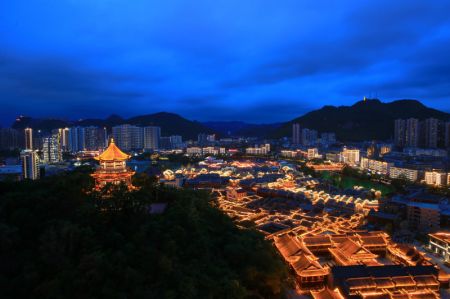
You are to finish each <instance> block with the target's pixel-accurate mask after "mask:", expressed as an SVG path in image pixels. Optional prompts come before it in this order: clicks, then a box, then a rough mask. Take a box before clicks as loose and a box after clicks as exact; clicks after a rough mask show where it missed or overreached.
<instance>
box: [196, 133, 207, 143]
mask: <svg viewBox="0 0 450 299" xmlns="http://www.w3.org/2000/svg"><path fill="white" fill-rule="evenodd" d="M197 143H198V145H206V144H207V143H208V134H205V133H200V134H198V135H197Z"/></svg>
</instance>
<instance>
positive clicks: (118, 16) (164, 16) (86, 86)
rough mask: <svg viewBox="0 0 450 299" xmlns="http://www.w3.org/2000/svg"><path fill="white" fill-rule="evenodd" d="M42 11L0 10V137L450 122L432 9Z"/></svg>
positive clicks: (204, 6)
mask: <svg viewBox="0 0 450 299" xmlns="http://www.w3.org/2000/svg"><path fill="white" fill-rule="evenodd" d="M47 4H49V3H47ZM47 4H46V2H45V1H44V2H43V3H42V2H39V3H38V2H37V1H27V2H24V1H14V2H5V3H2V4H0V8H1V9H0V16H1V17H0V25H1V26H2V28H7V29H8V30H5V31H4V32H3V34H2V36H1V37H0V45H1V46H2V51H1V53H0V57H1V63H0V72H1V74H2V79H1V81H0V86H1V87H2V91H3V92H2V98H1V100H0V102H1V103H2V106H3V109H2V110H1V112H0V119H2V122H7V124H9V123H11V121H12V120H13V119H14V118H15V117H16V116H17V115H19V114H25V115H32V116H35V117H48V116H59V117H63V118H64V117H65V118H69V117H70V118H80V117H83V118H89V117H106V116H108V115H111V114H119V115H121V116H123V117H129V116H132V115H138V114H141V113H140V112H141V111H145V112H146V113H155V112H160V111H168V112H173V113H177V114H180V115H182V116H183V117H186V118H188V119H192V120H199V121H208V120H243V121H247V122H253V123H271V122H279V121H287V120H290V119H293V118H295V117H298V116H300V115H302V114H304V113H306V112H308V111H311V110H314V109H317V108H320V107H321V106H323V105H327V104H331V105H336V106H339V105H350V104H352V103H354V102H355V101H356V100H358V99H361V98H362V97H363V96H367V97H379V98H381V99H383V100H384V101H391V100H394V99H401V98H413V99H419V100H420V101H422V102H423V103H424V104H426V105H427V106H431V107H434V108H437V109H440V110H443V111H449V110H450V106H449V101H448V99H447V98H448V94H449V91H448V90H449V87H448V83H447V82H448V81H449V80H448V79H449V78H448V72H447V71H446V70H447V69H448V61H450V60H449V54H448V53H450V51H449V49H450V43H449V42H448V41H449V40H450V39H449V38H448V37H449V35H450V30H449V28H450V22H449V21H448V18H446V12H447V11H448V10H449V9H450V7H449V6H450V4H449V3H446V2H445V1H435V2H434V3H433V5H430V4H429V3H423V2H421V1H413V2H411V1H408V2H407V3H406V2H404V1H398V2H396V3H390V2H389V3H388V2H385V1H378V2H377V3H376V4H367V3H365V4H363V3H358V4H356V3H354V2H346V3H343V2H339V3H333V2H327V1H324V2H320V3H315V4H300V3H298V2H293V1H292V2H291V1H288V2H286V3H283V5H280V4H271V3H267V2H266V3H264V4H261V5H257V6H256V5H254V3H239V5H237V3H235V2H233V1H227V2H226V3H217V2H215V4H208V3H200V2H197V3H190V4H189V5H187V4H186V3H184V2H181V1H169V2H165V3H164V4H161V3H158V4H148V3H144V2H133V4H132V5H129V3H128V4H127V5H125V4H126V3H125V2H123V1H113V2H108V1H95V2H93V1H77V2H64V1H61V2H58V3H56V4H55V3H52V5H47ZM237 7H239V9H237ZM267 11H270V12H271V14H267V13H265V12H267ZM81 20H82V22H81ZM330 28H332V29H333V30H330ZM98 111H102V112H101V113H102V114H101V115H99V112H98ZM2 125H5V123H2Z"/></svg>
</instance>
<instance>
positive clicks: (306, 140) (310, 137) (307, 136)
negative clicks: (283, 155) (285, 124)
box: [301, 128, 318, 146]
mask: <svg viewBox="0 0 450 299" xmlns="http://www.w3.org/2000/svg"><path fill="white" fill-rule="evenodd" d="M317 135H318V133H317V131H316V130H311V129H307V128H304V129H302V138H301V140H302V142H301V144H302V145H303V146H311V145H316V144H317Z"/></svg>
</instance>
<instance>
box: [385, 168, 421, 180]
mask: <svg viewBox="0 0 450 299" xmlns="http://www.w3.org/2000/svg"><path fill="white" fill-rule="evenodd" d="M389 177H390V178H392V179H398V178H404V179H406V180H408V181H411V182H416V181H417V180H418V179H419V171H418V170H417V169H409V168H402V167H394V166H392V167H391V168H390V170H389Z"/></svg>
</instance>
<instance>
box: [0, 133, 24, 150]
mask: <svg viewBox="0 0 450 299" xmlns="http://www.w3.org/2000/svg"><path fill="white" fill-rule="evenodd" d="M22 140H23V135H22V134H21V133H20V132H19V131H18V130H16V129H12V128H0V149H1V150H13V149H17V148H20V147H21V145H23V141H22Z"/></svg>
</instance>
